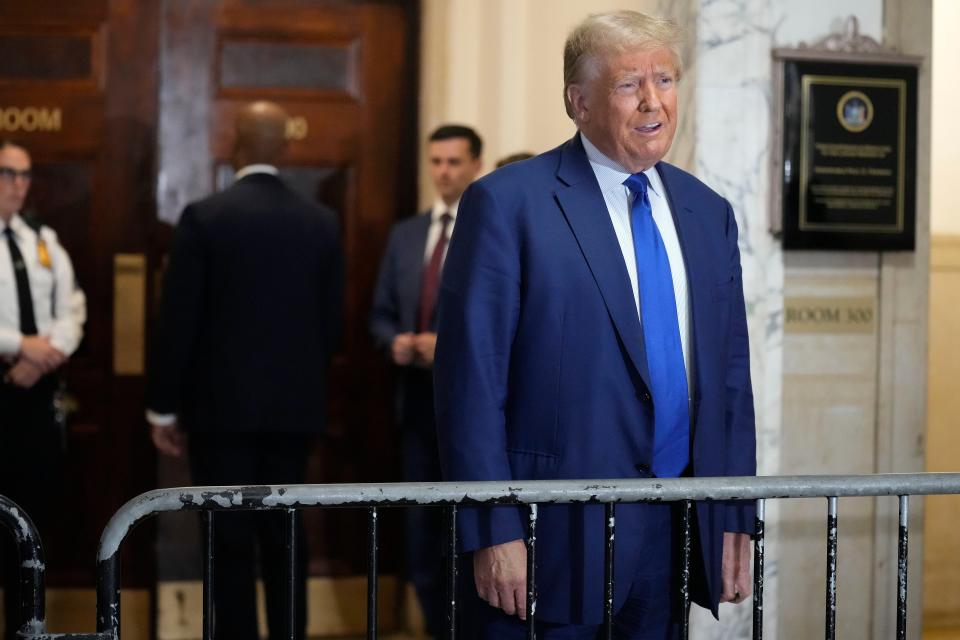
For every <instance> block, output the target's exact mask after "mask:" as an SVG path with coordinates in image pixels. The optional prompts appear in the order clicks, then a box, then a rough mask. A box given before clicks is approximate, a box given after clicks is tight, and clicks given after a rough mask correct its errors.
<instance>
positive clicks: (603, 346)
mask: <svg viewBox="0 0 960 640" xmlns="http://www.w3.org/2000/svg"><path fill="white" fill-rule="evenodd" d="M680 43H681V42H680V35H679V32H678V28H677V27H676V26H675V25H674V24H673V23H671V22H669V21H667V20H662V19H658V18H652V17H649V16H646V15H643V14H640V13H636V12H632V11H617V12H612V13H607V14H600V15H595V16H591V17H589V18H587V19H586V20H585V21H584V22H582V23H581V24H580V25H579V26H577V27H576V28H575V29H574V30H573V32H571V34H570V36H569V37H568V39H567V42H566V46H565V50H564V103H565V106H566V110H567V114H568V115H569V116H570V117H571V118H572V119H573V121H574V122H575V124H576V125H577V129H578V132H577V134H576V135H575V136H574V137H573V138H572V139H571V140H569V141H567V142H566V143H564V144H563V145H561V146H560V147H557V148H556V149H554V150H552V151H548V152H547V153H544V154H542V155H540V156H537V157H535V158H533V159H530V160H526V161H524V162H519V163H515V164H510V165H508V166H505V167H503V168H501V169H498V170H497V171H495V172H494V173H492V174H490V175H489V176H486V177H484V178H482V179H480V180H478V181H477V182H475V183H474V184H473V185H472V186H471V187H470V188H469V189H468V190H467V191H466V193H465V194H464V196H463V200H462V201H461V205H460V215H459V219H458V221H457V231H456V233H455V234H454V235H453V238H452V239H451V244H450V249H449V254H448V256H447V263H446V266H445V271H444V277H443V282H442V285H441V292H440V303H439V318H440V320H439V328H438V336H439V339H438V344H437V355H436V365H435V376H434V380H435V384H436V409H437V429H438V434H439V441H440V456H441V463H442V465H443V472H444V479H446V480H460V481H465V480H518V481H520V480H525V479H574V478H631V477H633V478H637V477H640V478H649V477H658V478H672V477H678V476H687V475H692V476H726V475H736V476H740V475H753V474H754V473H755V468H756V454H755V432H754V415H753V396H752V392H751V385H750V368H749V355H748V351H747V327H746V317H745V310H744V299H743V285H742V279H741V271H740V255H739V251H738V248H737V226H736V221H735V219H734V215H733V211H732V209H731V207H730V205H729V203H728V202H727V201H726V200H724V199H723V198H722V197H721V196H719V195H717V194H716V193H715V192H713V191H712V190H710V189H709V188H708V187H706V186H705V185H704V184H703V183H701V182H700V181H699V180H697V179H696V178H694V177H693V176H691V175H689V174H687V173H685V172H683V171H681V170H680V169H678V168H676V167H673V166H671V165H669V164H667V163H665V162H662V158H663V157H664V155H665V154H666V153H667V151H668V150H669V148H670V145H671V143H672V141H673V137H674V133H675V131H676V127H677V118H678V112H677V88H676V85H677V82H678V81H679V79H680V75H681V71H682V65H681V59H680V55H679V48H680ZM695 511H696V527H695V530H696V533H697V534H698V535H697V538H698V539H699V544H698V546H697V548H696V551H695V553H694V567H695V569H696V570H697V571H696V576H695V587H696V588H695V589H694V593H693V596H694V600H695V601H697V602H698V603H700V604H701V605H703V606H705V607H708V608H710V609H712V610H713V612H714V613H715V614H716V612H717V604H718V602H720V601H734V602H739V601H741V600H742V599H744V598H745V597H746V596H748V595H749V592H750V584H751V581H750V572H749V559H750V553H749V532H750V531H751V530H752V527H753V512H752V508H751V507H750V506H749V505H741V504H737V503H732V502H731V503H703V504H698V505H697V507H696V510H695ZM539 514H540V520H539V524H538V531H539V535H538V536H537V550H538V553H537V567H536V577H537V585H538V591H539V594H538V598H537V602H536V615H537V627H538V637H541V638H546V639H551V638H594V637H596V636H597V633H598V630H599V625H600V622H601V620H602V617H603V558H604V544H603V532H604V521H603V508H602V507H601V506H599V505H591V506H583V505H576V506H565V505H545V506H542V507H541V509H540V511H539ZM460 524H461V527H460V535H461V548H462V549H463V550H464V551H467V552H472V555H473V558H472V563H470V562H465V563H463V564H464V565H466V566H468V567H471V566H472V569H473V573H474V578H473V579H474V582H475V586H476V590H477V593H478V595H479V597H480V598H481V599H482V600H483V601H484V602H485V604H483V605H482V606H481V607H480V612H479V616H480V622H479V624H478V625H477V628H478V629H480V632H481V635H482V636H483V637H484V638H498V639H502V638H521V637H524V628H523V624H522V622H521V620H520V619H521V618H524V617H525V612H526V589H525V579H526V548H525V546H524V543H523V537H524V535H525V531H526V527H525V516H524V515H523V513H522V512H521V511H519V510H517V509H515V508H472V509H464V510H462V512H461V515H460ZM616 527H617V528H616V566H615V570H614V573H615V598H614V609H615V616H614V627H615V630H616V637H618V638H644V639H662V638H675V637H677V634H678V633H679V623H680V617H681V615H682V608H681V607H680V601H679V597H678V595H679V588H678V587H677V586H675V585H676V584H678V582H679V570H678V550H677V545H676V540H677V538H678V532H677V526H676V514H675V513H674V512H673V507H672V505H669V504H636V505H620V506H618V508H617V519H616Z"/></svg>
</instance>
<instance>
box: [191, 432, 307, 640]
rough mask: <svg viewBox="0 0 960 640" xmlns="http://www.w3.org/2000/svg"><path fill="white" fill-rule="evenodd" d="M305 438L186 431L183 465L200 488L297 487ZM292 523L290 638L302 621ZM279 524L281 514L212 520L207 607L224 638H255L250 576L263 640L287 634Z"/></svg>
mask: <svg viewBox="0 0 960 640" xmlns="http://www.w3.org/2000/svg"><path fill="white" fill-rule="evenodd" d="M310 444H311V438H310V437H309V436H302V435H290V434H250V433H240V434H207V433H201V434H191V435H190V467H191V472H192V474H193V481H194V482H195V483H197V484H199V485H266V484H302V483H303V482H304V481H305V479H306V465H307V454H308V450H309V448H310ZM298 522H300V523H301V524H300V525H299V526H298V530H297V532H296V535H297V542H298V544H297V551H298V554H297V558H296V567H295V569H296V577H295V580H296V583H297V585H296V586H297V598H296V603H295V604H296V615H297V619H296V625H295V636H296V637H297V638H303V637H304V636H305V632H306V622H307V592H306V579H307V557H308V555H307V549H306V544H307V538H306V535H305V532H304V528H303V525H302V520H298ZM286 535H287V531H286V525H285V522H284V513H283V512H280V511H270V512H262V511H261V512H256V511H235V512H230V511H218V512H216V516H215V520H214V536H213V537H214V542H213V547H214V554H215V555H214V562H213V571H214V583H213V584H214V586H213V609H214V624H215V626H216V634H217V637H219V638H230V639H231V640H257V638H258V635H257V613H256V611H257V610H256V578H257V558H258V553H259V561H260V562H259V565H260V576H261V577H262V578H263V586H264V591H265V595H266V605H267V627H268V629H269V633H270V635H269V637H270V638H271V639H277V638H281V637H286V636H285V635H284V633H285V630H286V629H287V618H288V614H287V611H288V609H287V599H286V593H287V590H286V588H285V584H286V576H287V572H288V568H287V567H288V562H287V556H286V552H285V540H286Z"/></svg>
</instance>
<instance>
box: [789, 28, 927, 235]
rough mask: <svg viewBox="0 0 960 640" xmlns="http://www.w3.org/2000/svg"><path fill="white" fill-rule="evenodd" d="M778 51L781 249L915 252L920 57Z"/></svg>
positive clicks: (812, 50)
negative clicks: (918, 73) (918, 70)
mask: <svg viewBox="0 0 960 640" xmlns="http://www.w3.org/2000/svg"><path fill="white" fill-rule="evenodd" d="M878 46H879V45H878ZM774 56H775V58H776V64H777V68H776V73H775V76H776V78H777V80H778V85H779V88H778V90H777V98H778V100H777V108H776V111H775V114H774V120H775V126H774V131H775V134H776V135H775V145H774V156H775V160H774V161H775V166H774V171H775V173H774V176H775V179H776V183H775V188H774V189H773V191H774V194H775V195H774V198H775V199H774V201H773V202H772V203H771V205H772V211H773V214H772V215H773V216H775V220H774V221H773V223H772V227H773V228H774V231H780V232H782V237H783V247H784V248H785V249H841V250H861V251H884V250H900V251H903V250H907V251H909V250H913V248H914V239H915V231H916V163H917V68H918V64H919V60H917V59H916V58H906V57H902V56H895V55H890V54H885V53H883V52H880V51H874V52H862V51H861V52H855V53H844V52H837V51H822V50H816V49H797V50H777V51H775V52H774Z"/></svg>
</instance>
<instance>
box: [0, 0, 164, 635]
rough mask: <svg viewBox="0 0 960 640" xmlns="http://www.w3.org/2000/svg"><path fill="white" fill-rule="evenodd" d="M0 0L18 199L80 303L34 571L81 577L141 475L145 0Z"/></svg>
mask: <svg viewBox="0 0 960 640" xmlns="http://www.w3.org/2000/svg"><path fill="white" fill-rule="evenodd" d="M0 11H2V21H0V137H4V138H10V139H12V140H14V141H16V142H18V143H19V144H22V145H23V146H25V147H26V148H27V149H28V150H29V151H30V153H31V155H32V157H33V164H34V172H35V176H36V177H35V179H34V181H33V185H32V188H31V194H30V196H29V199H28V202H27V204H26V205H25V208H26V209H33V210H34V211H35V212H36V214H37V215H38V217H39V218H40V219H41V220H42V221H43V222H45V223H46V224H48V225H50V226H51V227H53V228H54V229H55V230H56V231H57V233H58V234H59V235H60V238H61V241H62V243H63V245H64V246H65V247H66V249H67V250H68V252H69V253H70V255H71V257H72V258H73V263H74V267H75V270H76V273H77V277H78V279H79V282H80V284H81V285H82V287H83V289H84V290H85V292H86V295H87V302H88V320H87V325H86V336H85V338H84V340H83V343H82V344H81V346H80V349H79V350H78V352H77V353H76V354H75V355H74V357H73V358H72V359H71V361H70V363H69V364H68V365H67V367H66V369H65V379H66V383H67V391H68V399H69V404H70V406H71V408H72V413H71V415H70V419H69V425H68V430H67V434H66V438H65V440H66V462H65V469H64V473H63V476H64V480H65V482H64V487H63V499H62V502H61V503H60V504H59V506H58V509H59V511H60V513H61V517H60V522H61V523H62V526H60V527H58V528H56V529H53V530H51V531H44V532H42V536H43V541H44V543H45V546H46V549H47V556H48V578H47V580H48V585H51V586H53V587H58V586H65V585H66V586H75V587H87V588H90V589H92V588H93V586H94V571H95V565H94V559H95V557H96V553H95V552H96V547H97V543H98V541H99V537H100V533H101V531H102V529H103V527H104V525H105V524H106V522H107V520H108V518H109V517H110V515H112V514H113V512H114V511H115V510H116V509H118V508H119V507H120V506H121V505H122V504H123V503H124V502H125V501H126V500H128V499H129V498H131V497H133V496H135V495H136V494H138V493H140V492H142V491H144V490H147V489H150V488H152V487H153V484H154V480H153V475H154V474H153V470H152V461H153V454H152V451H151V447H150V445H149V441H148V439H147V438H146V437H145V431H144V429H143V378H142V368H143V350H142V344H143V337H144V333H145V326H144V308H145V305H144V300H145V296H144V290H145V288H146V286H147V278H146V271H145V264H144V256H145V253H146V247H147V244H148V237H149V233H150V231H149V230H150V229H151V228H152V226H153V224H154V223H153V220H154V218H155V215H156V206H155V198H154V184H155V175H156V161H155V158H156V155H155V147H156V102H157V100H156V89H157V86H156V78H157V74H156V61H157V52H158V49H157V42H158V20H157V18H158V11H157V5H156V3H151V2H145V1H143V0H110V1H109V2H108V1H107V0H71V1H70V2H60V1H58V0H31V1H30V2H4V3H3V5H2V9H0ZM115 283H119V285H120V286H119V287H115ZM115 300H117V301H118V303H117V304H114V302H115ZM24 455H29V452H24ZM148 542H149V539H148V538H144V537H143V534H142V533H141V534H140V537H139V540H133V541H132V544H127V545H126V549H125V555H124V561H123V563H124V567H123V578H124V586H125V587H146V586H147V585H148V584H150V583H151V582H152V574H153V563H152V562H151V559H150V553H149V548H150V547H149V545H148V544H147V543H148ZM88 618H89V621H90V625H89V626H92V620H93V617H92V612H90V615H89V616H88ZM72 630H76V629H72Z"/></svg>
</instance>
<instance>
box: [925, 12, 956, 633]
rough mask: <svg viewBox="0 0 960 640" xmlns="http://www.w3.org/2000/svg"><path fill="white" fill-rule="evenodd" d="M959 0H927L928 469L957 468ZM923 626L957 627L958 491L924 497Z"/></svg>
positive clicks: (947, 469) (946, 469)
mask: <svg viewBox="0 0 960 640" xmlns="http://www.w3.org/2000/svg"><path fill="white" fill-rule="evenodd" d="M958 26H960V2H955V1H954V0H934V3H933V65H932V66H933V73H932V75H933V88H932V91H933V97H932V118H931V121H932V126H933V130H934V132H935V135H934V136H933V140H932V144H931V189H930V194H931V198H930V200H931V203H930V206H931V215H930V219H931V232H932V235H933V239H932V246H931V254H930V343H929V349H928V351H929V368H928V380H929V383H928V384H929V386H928V389H927V403H928V413H927V438H926V440H927V464H926V469H927V471H960V427H958V424H960V423H958V420H957V416H960V394H958V393H957V390H958V389H960V386H958V382H957V381H958V380H960V340H958V336H960V307H958V306H957V302H956V301H957V300H958V299H960V191H958V190H957V187H956V182H957V177H958V176H960V120H958V119H957V117H956V108H957V104H958V103H960V84H958V83H957V73H958V72H960V40H958V39H957V38H956V30H957V27H958ZM925 507H926V508H925V514H924V515H925V518H924V535H925V538H926V545H925V553H924V559H923V614H924V627H925V628H942V627H960V553H958V550H957V542H956V541H957V540H958V539H960V535H958V533H957V525H958V523H960V496H949V497H947V496H937V497H931V498H928V499H927V500H926V505H925Z"/></svg>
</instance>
